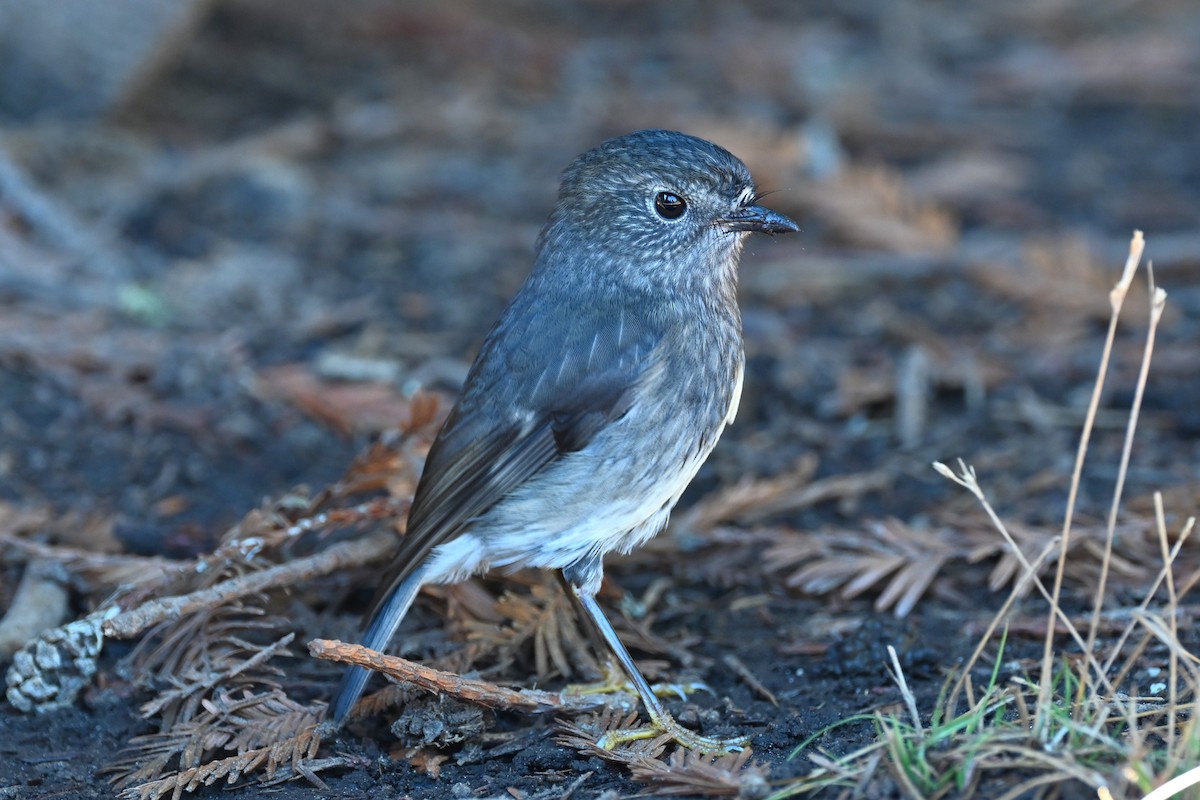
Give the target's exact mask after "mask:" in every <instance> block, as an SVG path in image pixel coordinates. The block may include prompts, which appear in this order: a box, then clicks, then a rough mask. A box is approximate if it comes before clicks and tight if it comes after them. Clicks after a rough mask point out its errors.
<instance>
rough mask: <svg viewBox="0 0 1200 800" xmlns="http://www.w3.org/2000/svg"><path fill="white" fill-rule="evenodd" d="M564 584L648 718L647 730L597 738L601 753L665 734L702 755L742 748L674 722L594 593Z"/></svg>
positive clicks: (739, 742)
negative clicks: (626, 677)
mask: <svg viewBox="0 0 1200 800" xmlns="http://www.w3.org/2000/svg"><path fill="white" fill-rule="evenodd" d="M567 583H568V585H569V587H570V594H571V596H572V597H574V598H575V599H576V601H577V602H578V603H579V607H580V608H581V609H583V612H584V616H586V617H587V618H588V620H590V621H591V623H592V626H593V627H594V628H595V630H596V633H598V634H599V635H600V638H601V639H603V640H604V643H605V645H607V647H608V650H609V651H610V652H611V653H612V655H613V657H614V658H615V659H616V660H617V663H618V664H619V665H620V666H621V669H622V670H623V671H624V672H625V674H626V676H628V678H629V681H630V683H632V684H633V688H634V690H635V691H636V692H637V693H638V696H639V697H640V698H641V700H642V704H643V705H644V706H646V713H647V714H649V715H650V723H651V726H650V727H649V728H636V729H626V730H617V731H609V732H608V733H606V734H604V736H602V737H601V738H600V741H599V742H597V744H598V745H600V746H601V747H603V748H605V749H611V748H613V747H616V746H617V745H619V744H621V743H622V742H629V741H634V740H636V739H651V738H653V737H655V736H658V735H660V734H662V733H667V734H670V736H671V738H672V739H674V740H675V741H676V742H678V743H679V744H681V745H683V746H684V747H687V748H689V749H691V750H697V751H700V752H706V753H713V752H721V751H738V750H741V749H742V748H743V747H745V746H746V744H747V743H748V742H749V739H748V738H747V737H737V738H733V739H714V738H710V737H708V736H701V735H700V734H698V733H696V732H695V731H692V730H688V729H687V728H685V727H683V726H682V725H680V724H679V723H678V722H676V721H675V718H674V717H672V716H671V714H670V712H668V711H667V709H666V707H665V706H664V705H663V704H662V701H661V700H659V699H658V695H656V694H655V693H654V690H653V689H651V688H650V684H649V683H648V682H647V681H646V678H645V677H644V676H643V675H642V673H641V671H640V670H638V668H637V665H635V664H634V663H633V657H632V656H630V655H629V651H628V650H626V649H625V645H623V644H621V640H620V639H619V638H617V632H616V631H615V630H613V627H612V625H611V624H610V623H609V621H608V618H607V617H605V616H604V611H603V610H601V608H600V606H599V604H598V603H597V602H596V595H595V592H594V591H590V592H589V591H586V590H585V589H584V588H582V587H581V586H580V585H579V584H578V583H576V582H575V581H572V580H571V579H570V578H569V577H568V578H567Z"/></svg>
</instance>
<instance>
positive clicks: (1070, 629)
mask: <svg viewBox="0 0 1200 800" xmlns="http://www.w3.org/2000/svg"><path fill="white" fill-rule="evenodd" d="M958 466H959V472H958V473H955V472H954V471H953V470H951V469H950V468H949V467H947V466H946V465H945V464H943V463H941V462H940V461H935V462H934V464H933V468H934V469H935V470H937V472H938V473H939V474H941V475H943V476H944V477H947V478H949V479H950V480H952V481H954V482H955V483H957V484H959V485H960V486H962V487H964V488H966V489H967V490H968V491H970V492H971V493H972V494H973V495H975V497H976V498H978V500H979V502H980V504H982V506H983V508H984V511H986V512H987V515H988V518H989V519H990V520H991V521H992V524H993V525H995V526H996V529H997V530H998V531H1000V535H1001V536H1003V537H1004V540H1005V542H1007V543H1008V546H1009V548H1010V549H1011V550H1012V552H1013V555H1014V556H1016V558H1017V560H1018V561H1020V563H1021V567H1022V568H1023V569H1024V570H1025V571H1026V572H1028V573H1032V572H1033V565H1032V564H1030V562H1029V559H1027V558H1026V557H1025V554H1024V552H1022V550H1021V548H1020V546H1019V545H1018V544H1017V542H1016V540H1015V539H1013V537H1012V534H1011V533H1009V531H1008V527H1007V526H1005V524H1004V521H1003V520H1001V519H1000V516H999V515H998V514H997V513H996V510H995V509H994V508H992V505H991V503H989V502H988V499H987V497H986V496H985V495H984V493H983V488H982V487H981V486H980V485H979V481H978V479H977V478H976V476H975V468H974V467H972V466H970V465H969V464H966V463H964V462H963V460H962V459H959V461H958ZM1059 541H1061V539H1060V540H1059ZM1064 558H1065V555H1064V554H1063V552H1062V551H1061V548H1060V552H1059V563H1060V564H1061V563H1062V561H1063V560H1064ZM1031 580H1032V581H1033V585H1034V586H1035V587H1037V590H1038V592H1040V593H1041V595H1042V597H1044V598H1045V599H1046V602H1048V603H1049V604H1050V608H1051V615H1050V617H1051V618H1050V620H1049V622H1048V624H1047V625H1048V630H1047V632H1046V635H1047V636H1048V637H1050V638H1051V639H1053V637H1054V634H1055V631H1056V628H1055V625H1054V622H1055V618H1057V619H1058V620H1059V621H1061V622H1062V624H1063V627H1064V628H1065V629H1066V631H1067V633H1068V634H1069V635H1070V636H1071V638H1072V639H1074V640H1075V643H1076V644H1078V645H1079V647H1080V649H1081V650H1082V651H1083V657H1084V658H1085V659H1087V662H1088V665H1089V666H1090V667H1091V668H1092V669H1094V670H1095V672H1096V677H1097V678H1098V679H1099V680H1100V682H1101V683H1103V684H1104V685H1105V688H1106V689H1107V690H1108V691H1109V692H1113V691H1115V689H1114V688H1113V686H1112V683H1111V682H1110V681H1109V680H1108V678H1107V677H1106V676H1105V674H1104V671H1103V670H1102V669H1101V668H1100V663H1099V662H1098V661H1097V660H1096V656H1095V653H1093V652H1092V651H1091V650H1088V649H1086V648H1085V647H1084V640H1083V634H1081V633H1080V632H1079V629H1078V628H1077V627H1076V626H1075V623H1074V622H1072V621H1071V618H1070V617H1069V616H1067V612H1065V611H1064V610H1063V609H1062V607H1061V606H1060V605H1059V604H1058V602H1057V600H1056V599H1054V598H1053V597H1052V595H1051V593H1050V590H1049V589H1047V588H1046V585H1045V584H1044V583H1042V581H1041V579H1040V578H1038V577H1037V576H1036V575H1034V576H1033V577H1032V578H1031ZM1060 588H1061V587H1060ZM1051 666H1053V662H1052V663H1051ZM1042 691H1049V686H1046V687H1043V690H1042ZM1038 702H1039V707H1040V704H1041V693H1039V696H1038Z"/></svg>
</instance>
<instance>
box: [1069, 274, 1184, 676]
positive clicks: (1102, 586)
mask: <svg viewBox="0 0 1200 800" xmlns="http://www.w3.org/2000/svg"><path fill="white" fill-rule="evenodd" d="M1146 280H1147V282H1148V284H1149V290H1150V292H1149V293H1150V324H1149V327H1148V329H1147V331H1146V345H1145V348H1144V349H1143V351H1142V363H1141V368H1140V369H1139V371H1138V380H1137V387H1136V388H1135V389H1134V393H1133V402H1132V404H1131V405H1130V408H1129V418H1128V421H1127V422H1126V425H1125V443H1124V445H1123V446H1122V448H1121V464H1120V467H1119V468H1118V469H1117V483H1116V486H1114V487H1113V495H1112V504H1111V505H1110V506H1109V509H1108V524H1107V526H1106V528H1105V539H1104V557H1103V558H1102V559H1101V561H1100V578H1099V580H1098V581H1097V583H1096V595H1095V598H1094V600H1093V603H1092V621H1091V624H1090V625H1089V626H1088V638H1087V649H1088V651H1089V652H1090V651H1091V650H1092V649H1093V648H1094V647H1095V645H1096V633H1097V630H1098V629H1099V627H1100V611H1101V609H1102V608H1103V607H1104V593H1105V591H1106V589H1107V586H1108V571H1109V566H1110V565H1111V562H1112V552H1113V539H1114V537H1115V536H1116V530H1117V512H1118V511H1119V510H1120V508H1121V498H1122V497H1123V496H1124V492H1125V478H1126V476H1127V475H1128V474H1129V458H1130V455H1131V453H1132V452H1133V438H1134V435H1135V434H1136V433H1137V423H1138V418H1139V417H1140V415H1141V410H1142V398H1143V396H1144V395H1145V393H1146V379H1147V377H1148V376H1149V374H1150V361H1151V358H1152V357H1153V355H1154V339H1155V335H1156V333H1157V332H1158V323H1159V322H1160V321H1161V320H1162V314H1163V309H1164V308H1165V307H1166V304H1167V293H1166V292H1164V291H1163V290H1162V289H1159V288H1157V287H1156V286H1155V285H1154V269H1153V265H1149V264H1148V265H1147V266H1146Z"/></svg>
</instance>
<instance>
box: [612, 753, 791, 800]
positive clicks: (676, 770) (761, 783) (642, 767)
mask: <svg viewBox="0 0 1200 800" xmlns="http://www.w3.org/2000/svg"><path fill="white" fill-rule="evenodd" d="M753 754H754V753H753V751H752V750H751V749H750V748H746V749H745V750H743V751H742V752H740V753H726V754H723V755H714V754H711V753H697V752H694V751H692V750H687V749H684V748H677V749H676V750H675V751H674V752H672V753H671V755H670V757H669V758H668V759H667V760H666V761H665V762H664V761H662V760H661V759H651V758H644V759H640V760H638V761H636V762H635V763H633V764H631V765H630V767H629V771H630V774H632V775H633V779H634V780H636V781H639V782H640V783H648V784H650V785H651V786H653V787H654V788H653V789H652V790H651V791H652V792H653V793H654V794H658V795H687V796H689V797H763V796H765V795H766V794H767V775H768V774H769V769H768V767H767V765H766V763H765V762H758V763H754V764H751V763H750V756H752V755H753Z"/></svg>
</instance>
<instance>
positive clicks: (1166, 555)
mask: <svg viewBox="0 0 1200 800" xmlns="http://www.w3.org/2000/svg"><path fill="white" fill-rule="evenodd" d="M1154 520H1155V522H1156V523H1157V524H1158V543H1159V546H1160V547H1161V548H1162V557H1163V563H1164V564H1170V563H1171V552H1170V551H1171V548H1170V546H1169V544H1168V542H1167V518H1166V514H1165V513H1164V511H1163V500H1162V492H1155V493H1154ZM1167 624H1168V625H1169V626H1170V631H1171V638H1172V639H1174V640H1175V641H1179V597H1178V596H1177V595H1176V594H1175V573H1174V571H1173V570H1167ZM1167 664H1168V667H1167V693H1168V694H1167V704H1168V705H1167V752H1169V753H1171V754H1172V756H1174V755H1175V754H1176V751H1175V726H1176V722H1177V709H1178V708H1179V655H1178V654H1177V653H1176V652H1175V650H1174V649H1172V650H1171V652H1170V654H1169V655H1168V662H1167ZM1173 760H1174V759H1172V761H1173Z"/></svg>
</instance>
